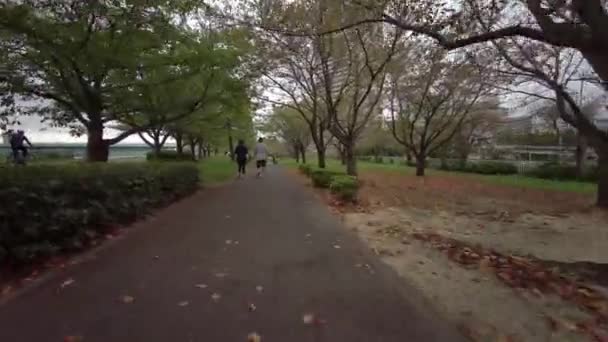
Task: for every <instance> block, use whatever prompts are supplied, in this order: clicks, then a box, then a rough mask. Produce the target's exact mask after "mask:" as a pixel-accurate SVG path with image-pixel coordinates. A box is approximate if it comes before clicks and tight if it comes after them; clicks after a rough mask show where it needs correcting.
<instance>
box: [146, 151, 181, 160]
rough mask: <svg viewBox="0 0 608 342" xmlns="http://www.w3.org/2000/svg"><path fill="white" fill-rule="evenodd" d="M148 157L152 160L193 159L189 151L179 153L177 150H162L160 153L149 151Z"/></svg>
mask: <svg viewBox="0 0 608 342" xmlns="http://www.w3.org/2000/svg"><path fill="white" fill-rule="evenodd" d="M146 159H147V160H152V161H154V160H164V161H192V156H191V155H189V154H187V153H177V151H161V152H160V153H159V154H156V153H154V152H148V154H146Z"/></svg>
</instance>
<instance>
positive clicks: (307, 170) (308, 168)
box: [298, 164, 312, 176]
mask: <svg viewBox="0 0 608 342" xmlns="http://www.w3.org/2000/svg"><path fill="white" fill-rule="evenodd" d="M298 170H300V172H302V173H303V174H305V175H307V176H310V173H311V172H312V167H311V166H310V165H307V164H300V165H298Z"/></svg>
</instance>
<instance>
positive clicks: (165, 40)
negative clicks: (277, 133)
mask: <svg viewBox="0 0 608 342" xmlns="http://www.w3.org/2000/svg"><path fill="white" fill-rule="evenodd" d="M200 6H202V5H200V4H198V2H196V1H187V0H173V1H170V0H151V1H133V0H125V1H106V0H95V1H84V0H71V1H67V0H24V1H14V2H13V1H8V2H3V4H2V5H0V104H1V106H0V107H1V110H2V112H1V114H0V115H1V116H0V118H1V119H2V124H3V125H5V126H6V125H8V124H11V123H13V122H14V121H15V120H17V118H18V116H19V115H34V114H35V115H39V116H41V117H42V119H43V120H44V121H48V122H50V123H51V124H52V125H53V126H56V127H67V128H69V129H70V132H71V133H72V134H74V135H86V136H87V160H89V161H107V159H108V153H109V147H110V146H111V145H114V144H116V143H119V142H120V141H122V140H124V139H125V138H127V137H128V136H131V135H133V134H138V135H139V136H140V137H141V138H142V139H143V141H144V142H146V143H147V144H148V145H150V146H151V147H152V148H153V149H154V151H155V152H156V153H159V152H160V150H161V149H162V148H163V146H164V144H165V143H166V141H167V140H168V139H169V138H170V137H172V138H173V139H174V140H175V141H176V144H177V148H178V151H179V152H181V150H183V147H184V146H190V149H191V151H192V153H194V151H195V150H198V151H204V150H209V149H210V146H211V145H217V144H218V141H219V138H220V136H219V132H225V130H224V127H226V123H227V122H233V123H238V125H235V126H237V127H239V129H240V130H242V132H240V134H242V135H247V136H248V137H250V136H252V135H253V128H252V122H251V101H250V97H251V92H250V90H251V86H250V84H251V81H252V79H253V74H252V72H251V70H253V69H252V68H251V66H252V65H253V63H254V62H253V61H252V60H250V59H249V58H248V55H249V53H250V52H251V49H252V45H251V44H250V43H249V38H248V35H249V31H248V30H243V29H238V28H226V27H221V26H219V25H215V24H214V23H213V22H212V21H210V20H207V18H205V17H201V16H194V15H195V14H196V13H199V12H200V8H201V7H200ZM195 19H197V20H195ZM108 128H113V129H118V130H119V132H120V133H118V134H117V135H114V136H108V133H107V131H108Z"/></svg>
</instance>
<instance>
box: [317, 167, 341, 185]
mask: <svg viewBox="0 0 608 342" xmlns="http://www.w3.org/2000/svg"><path fill="white" fill-rule="evenodd" d="M341 174H342V173H340V172H334V171H328V170H325V169H316V170H313V171H312V172H311V173H310V178H311V179H312V184H313V185H314V186H315V187H317V188H329V185H330V183H331V179H332V177H334V176H337V175H341Z"/></svg>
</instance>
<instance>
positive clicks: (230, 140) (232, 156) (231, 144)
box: [228, 132, 234, 160]
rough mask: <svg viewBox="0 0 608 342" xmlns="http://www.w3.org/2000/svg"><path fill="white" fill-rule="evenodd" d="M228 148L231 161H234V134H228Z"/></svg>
mask: <svg viewBox="0 0 608 342" xmlns="http://www.w3.org/2000/svg"><path fill="white" fill-rule="evenodd" d="M228 148H229V151H230V160H234V142H233V141H232V134H230V132H228Z"/></svg>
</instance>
